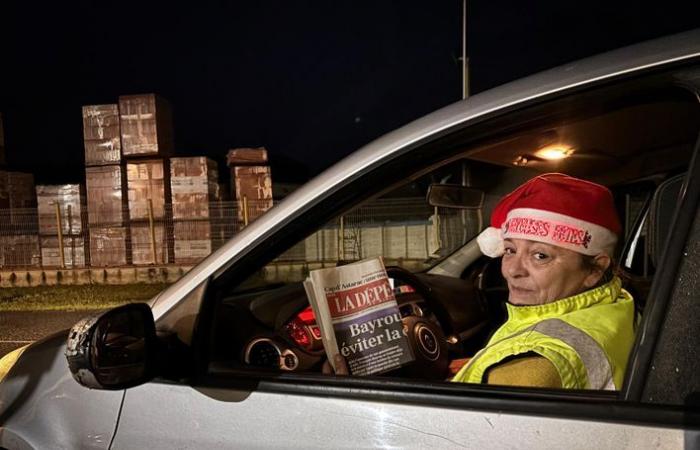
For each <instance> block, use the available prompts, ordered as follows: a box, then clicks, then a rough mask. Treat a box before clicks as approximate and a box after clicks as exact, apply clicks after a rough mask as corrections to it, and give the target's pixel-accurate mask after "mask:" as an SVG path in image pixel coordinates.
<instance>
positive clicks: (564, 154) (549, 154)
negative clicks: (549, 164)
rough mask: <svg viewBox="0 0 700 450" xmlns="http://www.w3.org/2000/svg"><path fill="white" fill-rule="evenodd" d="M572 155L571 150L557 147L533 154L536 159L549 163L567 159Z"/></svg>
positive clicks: (572, 151)
mask: <svg viewBox="0 0 700 450" xmlns="http://www.w3.org/2000/svg"><path fill="white" fill-rule="evenodd" d="M573 154H574V150H573V149H572V148H570V147H565V146H559V145H554V146H551V147H545V148H542V149H540V150H537V151H536V152H535V156H536V157H538V158H542V159H546V160H549V161H554V160H558V159H564V158H568V157H569V156H571V155H573Z"/></svg>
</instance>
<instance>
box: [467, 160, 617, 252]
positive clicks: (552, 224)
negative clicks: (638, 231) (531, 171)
mask: <svg viewBox="0 0 700 450" xmlns="http://www.w3.org/2000/svg"><path fill="white" fill-rule="evenodd" d="M620 231H621V226H620V221H619V219H618V218H617V212H616V210H615V204H614V201H613V197H612V193H611V192H610V191H609V190H608V189H607V188H606V187H605V186H601V185H599V184H595V183H591V182H590V181H585V180H580V179H578V178H574V177H570V176H568V175H564V174H561V173H547V174H544V175H540V176H538V177H535V178H533V179H531V180H530V181H528V182H527V183H525V184H523V185H522V186H520V187H519V188H517V189H516V190H514V191H513V192H511V193H510V194H508V195H507V196H505V197H504V198H503V199H502V200H501V201H500V202H499V203H498V204H497V205H496V207H495V208H494V210H493V214H491V226H490V227H489V228H487V229H486V230H484V231H483V232H482V233H481V234H480V235H479V237H478V238H477V242H478V244H479V248H480V249H481V252H482V253H483V254H485V255H487V256H490V257H492V258H496V257H498V256H501V255H503V251H504V248H503V240H504V239H506V238H514V239H528V240H531V241H537V242H544V243H546V244H551V245H556V246H557V247H563V248H566V249H569V250H573V251H575V252H578V253H582V254H584V255H591V256H594V255H597V254H599V253H607V254H608V255H612V252H613V250H614V248H615V244H616V243H617V237H618V235H619V234H620Z"/></svg>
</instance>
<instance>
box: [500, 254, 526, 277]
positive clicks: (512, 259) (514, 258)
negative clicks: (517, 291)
mask: <svg viewBox="0 0 700 450" xmlns="http://www.w3.org/2000/svg"><path fill="white" fill-rule="evenodd" d="M502 264H503V268H504V271H505V272H506V274H507V275H508V276H509V277H511V278H519V277H523V276H525V275H527V269H526V268H525V266H524V265H523V261H522V259H521V257H520V255H519V254H517V253H516V254H515V255H511V256H509V257H508V258H507V259H504V260H503V262H502Z"/></svg>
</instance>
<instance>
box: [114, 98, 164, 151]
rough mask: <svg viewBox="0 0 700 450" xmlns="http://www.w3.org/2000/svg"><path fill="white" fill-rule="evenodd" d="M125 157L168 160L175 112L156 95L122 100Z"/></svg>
mask: <svg viewBox="0 0 700 450" xmlns="http://www.w3.org/2000/svg"><path fill="white" fill-rule="evenodd" d="M119 117H120V121H121V139H122V154H123V155H124V158H126V159H129V158H131V157H140V156H146V157H151V158H152V157H167V156H169V155H170V154H171V152H172V149H173V128H172V113H171V112H170V107H169V106H168V103H167V102H166V101H165V100H163V99H162V98H160V97H158V96H157V95H155V94H142V95H122V96H121V97H119Z"/></svg>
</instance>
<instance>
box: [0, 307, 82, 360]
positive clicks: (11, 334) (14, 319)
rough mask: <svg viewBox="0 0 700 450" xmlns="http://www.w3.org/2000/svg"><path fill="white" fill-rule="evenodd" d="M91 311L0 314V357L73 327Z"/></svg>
mask: <svg viewBox="0 0 700 450" xmlns="http://www.w3.org/2000/svg"><path fill="white" fill-rule="evenodd" d="M89 314H91V311H8V312H0V357H2V356H3V355H5V354H6V353H8V352H11V351H12V350H14V349H16V348H17V347H21V346H23V345H25V344H28V343H30V342H32V341H35V340H37V339H39V338H42V337H44V336H46V335H49V334H52V333H55V332H56V331H60V330H64V329H66V328H70V327H71V326H73V324H74V323H76V322H77V321H78V320H80V319H81V318H83V317H85V316H87V315H89Z"/></svg>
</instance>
